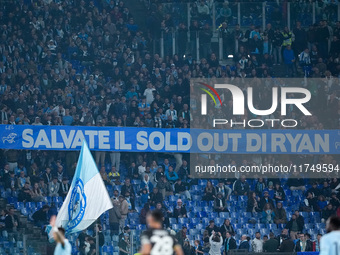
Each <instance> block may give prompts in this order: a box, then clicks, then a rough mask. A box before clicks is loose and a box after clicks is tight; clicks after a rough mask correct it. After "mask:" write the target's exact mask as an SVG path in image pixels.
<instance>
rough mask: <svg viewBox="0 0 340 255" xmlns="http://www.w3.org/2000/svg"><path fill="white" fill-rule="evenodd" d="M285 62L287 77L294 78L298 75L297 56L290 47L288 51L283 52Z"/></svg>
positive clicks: (287, 47) (288, 46)
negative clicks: (296, 67) (296, 69)
mask: <svg viewBox="0 0 340 255" xmlns="http://www.w3.org/2000/svg"><path fill="white" fill-rule="evenodd" d="M283 60H284V63H285V66H286V77H294V75H295V73H296V71H295V56H294V51H293V50H292V48H291V46H290V45H287V46H286V49H285V50H284V51H283Z"/></svg>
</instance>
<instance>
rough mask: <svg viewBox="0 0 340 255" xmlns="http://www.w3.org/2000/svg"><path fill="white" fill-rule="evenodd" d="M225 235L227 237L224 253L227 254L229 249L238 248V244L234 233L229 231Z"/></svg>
mask: <svg viewBox="0 0 340 255" xmlns="http://www.w3.org/2000/svg"><path fill="white" fill-rule="evenodd" d="M225 236H226V238H225V241H224V253H223V254H224V255H227V254H228V252H229V251H231V250H236V249H237V244H236V240H235V239H234V238H233V235H232V233H230V232H229V231H227V232H226V234H225Z"/></svg>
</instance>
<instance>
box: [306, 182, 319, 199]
mask: <svg viewBox="0 0 340 255" xmlns="http://www.w3.org/2000/svg"><path fill="white" fill-rule="evenodd" d="M308 192H310V193H312V197H318V196H319V195H321V192H320V190H319V189H318V183H317V182H313V184H312V187H311V188H310V189H309V190H307V194H308Z"/></svg>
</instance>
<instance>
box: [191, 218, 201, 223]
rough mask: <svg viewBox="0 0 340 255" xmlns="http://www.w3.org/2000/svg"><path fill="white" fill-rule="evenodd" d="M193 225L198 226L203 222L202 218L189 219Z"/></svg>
mask: <svg viewBox="0 0 340 255" xmlns="http://www.w3.org/2000/svg"><path fill="white" fill-rule="evenodd" d="M189 219H190V222H191V223H192V224H198V223H200V222H201V220H200V218H189Z"/></svg>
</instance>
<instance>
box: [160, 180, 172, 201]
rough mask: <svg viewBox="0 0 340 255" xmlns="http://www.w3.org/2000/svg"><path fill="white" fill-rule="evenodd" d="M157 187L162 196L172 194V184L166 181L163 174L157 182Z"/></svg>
mask: <svg viewBox="0 0 340 255" xmlns="http://www.w3.org/2000/svg"><path fill="white" fill-rule="evenodd" d="M157 187H158V189H159V191H160V193H162V195H163V197H164V198H166V197H168V196H172V195H173V188H172V185H171V184H170V183H169V182H168V179H167V178H166V177H165V176H164V175H163V176H161V180H160V181H159V182H158V183H157Z"/></svg>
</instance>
